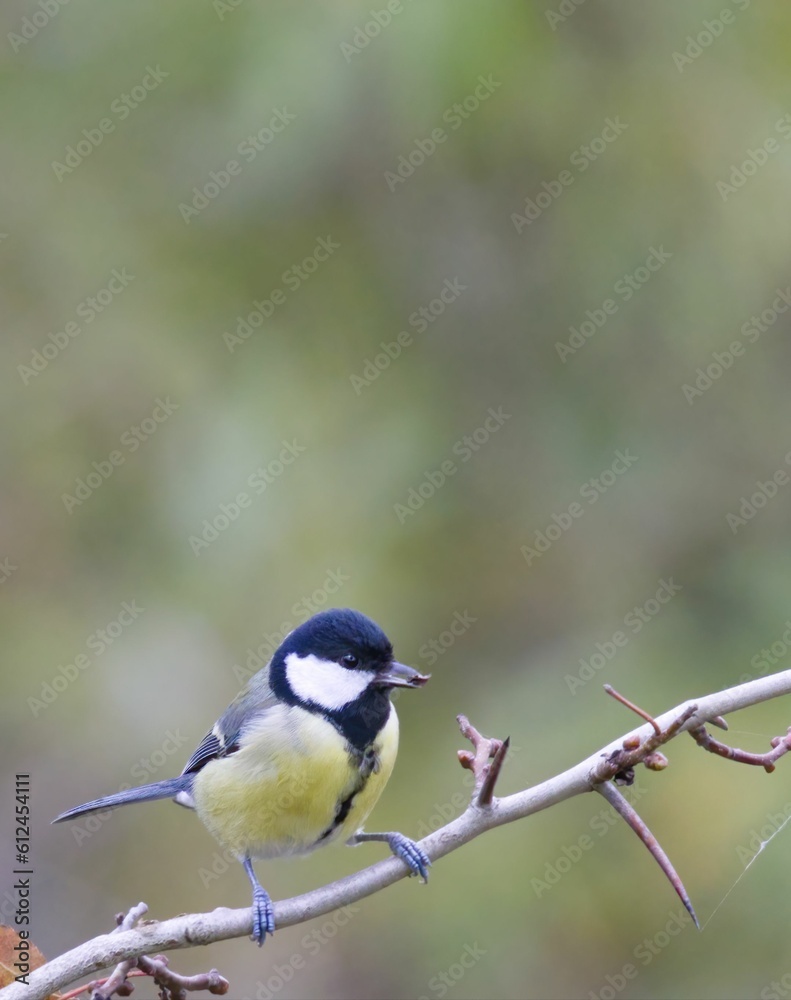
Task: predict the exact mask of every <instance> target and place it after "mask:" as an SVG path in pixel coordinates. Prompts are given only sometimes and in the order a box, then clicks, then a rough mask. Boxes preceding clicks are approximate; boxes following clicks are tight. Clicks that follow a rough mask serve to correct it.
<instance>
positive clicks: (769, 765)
mask: <svg viewBox="0 0 791 1000" xmlns="http://www.w3.org/2000/svg"><path fill="white" fill-rule="evenodd" d="M712 721H714V720H712ZM689 735H690V736H691V737H692V739H693V740H694V741H695V742H696V743H697V745H698V746H699V747H703V749H704V750H708V751H709V753H714V754H717V755H718V756H719V757H727V758H728V760H735V761H736V762H737V763H739V764H752V765H754V766H755V767H762V768H763V769H764V770H765V771H766V773H767V774H771V773H772V771H774V769H775V761H776V760H778V759H779V758H780V757H782V756H783V754H787V753H788V751H789V750H791V728H789V730H788V732H787V733H786V735H785V736H775V737H774V738H773V739H772V741H771V742H772V747H773V749H772V750H769V751H767V752H766V753H748V752H747V751H746V750H739V749H738V748H737V747H730V746H728V744H727V743H720V741H719V740H715V739H714V737H713V736H711V735H710V734H709V733H708V732H707V730H706V727H705V726H696V727H695V728H694V729H690V730H689Z"/></svg>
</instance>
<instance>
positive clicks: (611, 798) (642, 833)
mask: <svg viewBox="0 0 791 1000" xmlns="http://www.w3.org/2000/svg"><path fill="white" fill-rule="evenodd" d="M596 791H597V792H599V794H600V795H603V796H604V798H605V799H607V801H608V802H609V803H610V805H611V806H612V807H613V808H614V809H615V811H616V812H617V813H618V814H619V815H620V816H622V817H623V819H625V820H626V822H627V823H628V824H629V826H630V827H631V828H632V829H633V830H634V832H635V833H636V834H637V836H638V837H639V838H640V840H642V842H643V843H644V844H645V846H646V847H647V848H648V850H649V851H650V853H651V856H652V857H653V858H654V860H655V861H656V863H657V864H658V865H659V867H660V868H661V869H662V871H663V872H664V873H665V875H666V876H667V878H668V880H669V882H670V884H671V885H672V886H673V888H674V889H675V891H676V892H677V894H678V897H679V899H680V900H681V902H682V903H683V904H684V906H685V908H686V910H687V912H688V913H689V915H690V916H691V917H692V919H693V920H694V921H695V926H696V927H697V929H698V930H700V924H699V923H698V918H697V916H696V914H695V911H694V909H693V908H692V903H691V902H690V899H689V895H688V894H687V890H686V889H685V888H684V883H683V882H682V881H681V879H680V878H679V876H678V873H677V872H676V870H675V868H674V867H673V865H672V863H671V861H670V858H669V857H668V856H667V855H666V854H665V852H664V851H663V850H662V848H661V847H660V845H659V841H658V840H657V839H656V837H655V836H654V835H653V834H652V833H651V831H650V830H649V829H648V827H647V826H646V824H645V823H644V821H643V820H642V819H641V818H640V816H639V815H638V814H637V811H636V810H635V808H634V806H633V805H632V804H631V802H629V801H628V799H626V798H624V796H623V794H622V793H621V792H619V791H618V789H617V788H616V787H615V785H613V784H612V783H611V782H609V781H605V782H602V783H600V784H598V785H596Z"/></svg>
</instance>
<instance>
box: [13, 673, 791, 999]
mask: <svg viewBox="0 0 791 1000" xmlns="http://www.w3.org/2000/svg"><path fill="white" fill-rule="evenodd" d="M787 694H791V670H783V671H781V672H780V673H777V674H770V675H768V676H766V677H760V678H757V679H756V680H753V681H749V682H748V683H746V684H740V685H738V686H736V687H732V688H727V689H726V690H724V691H717V692H715V693H714V694H710V695H705V696H704V697H702V698H697V699H694V700H693V701H690V702H685V703H684V704H682V705H679V706H677V707H676V708H673V709H671V710H670V711H668V712H665V713H664V714H663V715H661V716H659V717H658V718H657V719H651V717H650V716H648V719H649V721H648V722H645V723H644V724H643V725H642V726H640V727H639V728H637V729H634V730H632V731H631V732H629V733H627V734H626V735H624V736H620V737H619V738H618V739H616V740H613V741H612V742H611V743H609V744H608V745H607V746H605V747H603V748H602V749H601V750H598V751H597V752H596V753H594V754H592V755H591V756H590V757H588V758H586V759H585V760H583V761H580V763H578V764H575V765H574V766H573V767H571V768H569V769H568V770H566V771H563V772H562V773H560V774H557V775H555V776H554V777H552V778H549V779H547V780H546V781H543V782H541V783H540V784H538V785H535V786H533V787H532V788H526V789H524V790H523V791H520V792H515V793H514V794H512V795H507V796H505V797H503V798H497V797H494V795H493V791H494V784H495V781H496V780H497V776H498V773H499V769H500V766H501V765H502V761H503V757H504V755H505V752H506V748H507V741H503V742H502V744H501V743H500V741H499V740H498V741H494V740H486V739H485V737H482V736H480V734H479V733H477V731H475V730H473V729H472V727H470V726H469V723H467V722H466V720H463V722H464V724H465V725H466V726H467V727H468V735H469V736H470V738H471V739H472V742H473V748H474V751H475V752H474V753H472V754H470V753H469V751H467V752H466V753H465V757H464V761H462V763H463V766H466V767H471V769H472V770H473V773H474V774H475V776H476V781H475V788H474V790H473V798H472V801H471V803H470V805H469V806H468V807H467V809H466V810H465V811H464V812H463V813H462V815H461V816H458V817H456V819H454V820H451V821H450V823H448V824H446V825H445V826H443V827H441V828H440V829H439V830H436V831H435V832H434V833H432V834H430V835H429V836H428V837H426V838H425V839H423V840H422V841H421V842H420V844H421V847H422V848H423V850H425V851H426V853H427V854H428V856H429V857H430V858H431V860H432V861H436V860H437V859H439V858H441V857H444V856H445V855H446V854H450V853H451V851H455V850H458V848H460V847H463V846H464V844H467V843H469V842H470V841H471V840H473V839H474V838H475V837H479V836H480V835H481V834H482V833H485V832H486V831H487V830H491V829H493V828H494V827H497V826H502V825H504V824H505V823H513V822H514V821H515V820H518V819H524V818H525V817H526V816H531V815H532V814H533V813H536V812H539V811H540V810H542V809H547V808H549V807H550V806H554V805H556V804H557V803H558V802H563V801H565V800H566V799H570V798H572V797H573V796H575V795H581V794H582V793H583V792H590V791H593V790H602V794H605V796H606V797H607V798H608V799H612V796H611V790H614V791H616V793H617V789H615V785H612V784H610V785H609V788H608V789H607V791H604V790H603V788H604V785H605V784H608V783H610V782H612V781H615V782H616V783H619V782H620V783H627V784H628V783H629V781H630V772H631V771H632V769H633V768H634V767H635V766H637V765H638V764H644V765H645V766H647V767H650V768H654V769H661V768H662V767H664V765H665V763H666V761H665V760H664V758H663V756H662V755H661V754H660V753H659V747H660V746H662V745H664V744H665V743H667V742H668V741H669V740H670V739H672V738H673V737H675V736H677V735H679V734H680V733H682V732H690V733H691V734H692V735H693V737H694V739H695V740H696V742H698V743H699V744H700V745H701V746H703V747H704V748H705V749H707V750H710V751H711V752H712V753H715V754H717V755H720V756H724V757H728V758H730V759H732V760H735V761H742V762H744V763H752V764H760V765H761V766H763V767H764V768H766V769H767V770H772V769H773V767H774V762H775V761H776V760H777V758H778V757H780V756H782V755H783V754H784V753H786V752H787V751H788V750H789V749H791V733H789V734H788V735H786V736H784V737H777V738H776V739H775V740H773V741H772V746H773V749H772V750H771V751H770V752H768V753H766V754H747V753H745V752H744V751H741V750H736V749H734V748H731V747H728V746H726V745H725V744H722V743H719V742H718V741H717V740H714V739H713V737H711V736H709V734H708V733H707V732H706V730H705V724H706V723H713V724H714V725H720V726H722V725H723V719H722V716H725V715H729V714H730V713H731V712H736V711H738V710H739V709H742V708H748V707H749V706H750V705H756V704H759V703H761V702H765V701H770V700H771V699H773V698H779V697H780V696H781V695H787ZM638 714H641V716H643V717H646V716H645V713H642V711H639V713H638ZM473 734H474V735H473ZM476 740H477V742H476ZM498 755H499V760H498ZM492 757H493V759H492V760H491V763H489V761H490V758H492ZM654 856H655V857H656V854H654ZM407 874H408V871H407V867H406V865H405V864H404V863H403V862H402V861H400V860H399V859H397V858H388V859H387V860H385V861H379V862H378V863H376V864H374V865H371V866H370V867H368V868H364V869H362V870H361V871H358V872H355V873H354V874H353V875H349V876H348V877H346V878H343V879H339V880H338V881H337V882H333V883H331V884H330V885H326V886H322V887H321V888H318V889H314V890H312V891H311V892H308V893H305V894H304V895H302V896H295V897H293V898H292V899H284V900H281V901H279V902H278V903H276V904H275V919H276V922H277V926H278V927H279V928H280V931H281V932H282V931H283V929H285V928H286V927H290V926H293V925H294V924H300V923H303V922H304V921H306V920H310V919H313V918H314V917H318V916H321V915H323V914H325V913H329V912H331V911H332V910H335V909H338V908H339V907H342V906H348V905H349V904H351V903H354V902H356V901H357V900H359V899H364V898H365V897H366V896H370V895H372V894H373V893H375V892H379V891H380V890H382V889H384V888H386V887H387V886H389V885H392V884H393V883H394V882H398V881H399V880H400V879H402V878H404V877H406V875H407ZM676 888H678V887H676ZM252 923H253V921H252V913H251V911H250V909H249V907H245V908H244V909H237V910H230V909H225V908H220V909H217V910H214V911H213V912H212V913H192V914H185V915H182V916H180V917H174V918H172V919H170V920H164V921H161V922H155V921H149V922H146V923H144V924H141V925H139V926H137V927H132V928H130V929H126V930H122V929H121V928H117V929H116V931H115V932H113V933H111V934H104V935H101V936H100V937H97V938H94V939H93V940H91V941H86V942H85V943H84V944H81V945H78V946H77V947H76V948H73V949H72V950H71V951H69V952H66V953H65V954H63V955H60V956H58V957H57V958H54V959H52V960H51V961H50V962H47V963H46V965H42V966H40V967H39V968H38V969H36V970H35V971H34V972H31V973H30V976H29V985H27V986H25V985H23V984H21V983H12V984H11V985H10V986H7V987H5V989H3V990H0V1000H44V998H45V997H48V996H49V995H50V994H51V993H52V992H53V991H55V990H57V989H59V988H61V987H63V986H67V985H69V984H70V983H73V982H75V981H76V980H77V979H80V978H81V977H83V976H86V975H90V974H91V973H94V972H97V971H98V970H100V969H107V968H110V967H112V966H114V965H116V964H117V963H121V962H127V961H129V960H132V961H136V960H137V959H138V958H139V957H140V956H146V955H149V954H151V953H152V952H159V951H167V950H174V949H178V948H192V947H195V946H197V945H206V944H210V943H212V942H214V941H225V940H228V939H229V938H237V937H245V936H248V935H249V934H250V933H251V931H252ZM130 975H133V972H131V971H130Z"/></svg>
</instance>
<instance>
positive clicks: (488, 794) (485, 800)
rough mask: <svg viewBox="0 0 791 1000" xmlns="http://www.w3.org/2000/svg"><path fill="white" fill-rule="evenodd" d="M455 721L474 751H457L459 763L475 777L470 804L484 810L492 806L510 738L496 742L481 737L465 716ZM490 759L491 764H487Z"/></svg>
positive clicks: (458, 717)
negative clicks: (495, 787)
mask: <svg viewBox="0 0 791 1000" xmlns="http://www.w3.org/2000/svg"><path fill="white" fill-rule="evenodd" d="M456 721H457V722H458V724H459V729H460V730H461V735H462V736H464V737H466V739H468V740H469V741H470V743H472V745H473V749H474V751H475V752H474V753H470V751H469V750H459V751H458V756H459V763H460V764H461V766H462V767H466V768H467V769H468V770H470V771H472V773H473V774H474V775H475V787H474V789H473V793H472V802H473V803H474V804H475V805H477V806H482V807H484V808H485V807H487V806H490V805H491V804H492V799H493V797H494V786H495V785H496V784H497V779H498V778H499V776H500V770H501V769H502V766H503V761H504V760H505V755H506V754H507V753H508V747H509V746H510V744H511V738H510V736H509V737H508V738H507V739H505V740H496V739H490V738H489V737H487V736H482V735H481V734H480V733H479V732H478V730H477V729H476V728H475V726H473V725H472V723H471V722H470V720H469V719H468V718H467V716H466V715H457V716H456ZM490 759H491V764H490V763H489V760H490Z"/></svg>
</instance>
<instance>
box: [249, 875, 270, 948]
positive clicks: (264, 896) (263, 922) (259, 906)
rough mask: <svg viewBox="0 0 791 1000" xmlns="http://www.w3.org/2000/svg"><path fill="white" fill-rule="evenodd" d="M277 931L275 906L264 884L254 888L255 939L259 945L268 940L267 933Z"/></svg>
mask: <svg viewBox="0 0 791 1000" xmlns="http://www.w3.org/2000/svg"><path fill="white" fill-rule="evenodd" d="M274 933H275V908H274V906H273V905H272V900H271V899H270V898H269V893H268V892H267V891H266V889H264V887H263V886H261V885H258V886H256V887H255V888H254V889H253V940H255V941H257V942H258V947H259V948H260V947H261V945H262V944H263V943H264V941H266V936H267V934H274Z"/></svg>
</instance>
